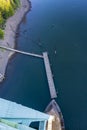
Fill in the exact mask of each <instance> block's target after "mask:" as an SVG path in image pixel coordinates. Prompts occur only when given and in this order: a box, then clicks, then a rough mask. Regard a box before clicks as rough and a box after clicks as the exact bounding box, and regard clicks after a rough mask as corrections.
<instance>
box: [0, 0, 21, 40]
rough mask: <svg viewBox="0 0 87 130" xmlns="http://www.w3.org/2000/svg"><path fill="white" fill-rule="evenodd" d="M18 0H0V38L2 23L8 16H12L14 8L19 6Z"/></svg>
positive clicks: (0, 35)
mask: <svg viewBox="0 0 87 130" xmlns="http://www.w3.org/2000/svg"><path fill="white" fill-rule="evenodd" d="M19 5H20V0H0V38H1V37H2V32H3V31H1V30H2V29H3V26H4V23H5V21H6V20H7V18H8V17H10V16H12V15H13V14H14V12H15V9H16V8H17V7H19Z"/></svg>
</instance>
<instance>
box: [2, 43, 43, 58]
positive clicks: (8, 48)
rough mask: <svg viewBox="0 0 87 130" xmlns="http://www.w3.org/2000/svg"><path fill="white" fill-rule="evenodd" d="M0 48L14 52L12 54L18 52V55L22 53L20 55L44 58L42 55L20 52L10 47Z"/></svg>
mask: <svg viewBox="0 0 87 130" xmlns="http://www.w3.org/2000/svg"><path fill="white" fill-rule="evenodd" d="M0 48H2V49H5V50H8V51H12V52H17V53H20V54H24V55H28V56H33V57H38V58H43V56H42V55H38V54H33V53H29V52H24V51H19V50H16V49H13V48H10V47H6V46H1V45H0Z"/></svg>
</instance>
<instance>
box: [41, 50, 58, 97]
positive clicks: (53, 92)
mask: <svg viewBox="0 0 87 130" xmlns="http://www.w3.org/2000/svg"><path fill="white" fill-rule="evenodd" d="M43 58H44V64H45V69H46V74H47V79H48V84H49V90H50V95H51V98H52V99H53V98H56V97H57V94H56V89H55V85H54V81H53V75H52V71H51V68H50V62H49V58H48V54H47V52H44V53H43Z"/></svg>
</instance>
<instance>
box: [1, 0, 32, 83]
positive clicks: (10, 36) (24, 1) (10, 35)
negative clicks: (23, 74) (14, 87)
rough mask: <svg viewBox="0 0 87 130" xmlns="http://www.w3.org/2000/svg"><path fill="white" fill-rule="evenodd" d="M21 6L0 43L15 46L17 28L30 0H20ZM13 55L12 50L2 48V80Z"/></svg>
mask: <svg viewBox="0 0 87 130" xmlns="http://www.w3.org/2000/svg"><path fill="white" fill-rule="evenodd" d="M20 4H21V5H20V7H19V8H18V9H17V10H16V12H15V14H14V15H13V16H12V17H10V18H9V19H8V20H7V22H6V27H5V35H4V40H0V45H3V46H7V47H10V48H15V41H16V40H15V39H16V36H17V28H18V26H19V24H20V23H21V21H22V19H23V17H24V16H25V14H26V13H27V12H28V10H29V9H30V4H29V1H28V0H20ZM12 55H13V53H12V52H10V51H7V50H4V49H1V48H0V82H2V81H3V79H4V78H5V71H6V67H7V64H8V61H9V58H10V57H11V56H12Z"/></svg>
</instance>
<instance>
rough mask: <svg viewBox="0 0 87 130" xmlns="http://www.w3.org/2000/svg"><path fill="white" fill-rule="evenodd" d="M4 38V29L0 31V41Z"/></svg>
mask: <svg viewBox="0 0 87 130" xmlns="http://www.w3.org/2000/svg"><path fill="white" fill-rule="evenodd" d="M3 38H4V31H3V30H2V29H0V39H3Z"/></svg>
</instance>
